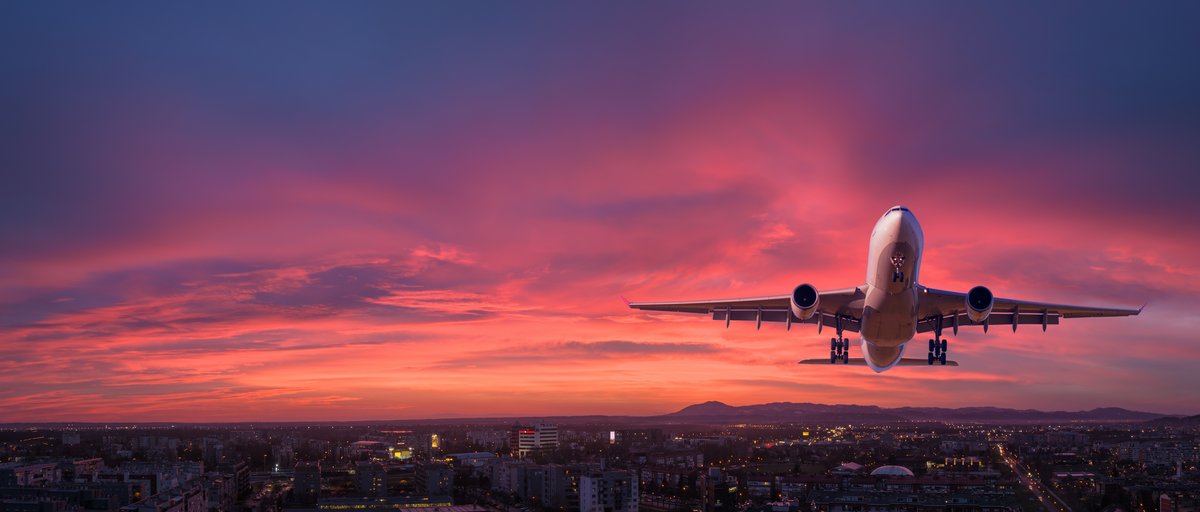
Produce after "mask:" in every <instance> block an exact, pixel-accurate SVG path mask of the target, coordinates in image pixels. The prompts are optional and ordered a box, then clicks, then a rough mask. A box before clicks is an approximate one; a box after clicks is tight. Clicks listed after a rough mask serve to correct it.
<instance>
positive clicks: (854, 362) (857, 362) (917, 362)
mask: <svg viewBox="0 0 1200 512" xmlns="http://www.w3.org/2000/svg"><path fill="white" fill-rule="evenodd" d="M800 364H823V365H825V366H866V365H867V360H866V359H863V358H861V357H851V358H850V362H849V363H846V364H842V361H841V360H840V359H839V360H838V362H837V363H830V362H829V358H825V359H805V360H803V361H800ZM898 366H942V363H939V362H937V361H934V362H933V364H932V365H930V364H929V360H928V359H916V358H904V359H901V360H900V364H899V365H898ZM945 366H958V361H946V365H945Z"/></svg>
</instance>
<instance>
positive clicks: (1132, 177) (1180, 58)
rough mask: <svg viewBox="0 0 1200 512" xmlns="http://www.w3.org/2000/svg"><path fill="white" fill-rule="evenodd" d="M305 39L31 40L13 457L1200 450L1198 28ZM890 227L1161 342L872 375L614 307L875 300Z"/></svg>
mask: <svg viewBox="0 0 1200 512" xmlns="http://www.w3.org/2000/svg"><path fill="white" fill-rule="evenodd" d="M290 5H293V8H291V9H288V10H284V11H287V12H279V10H277V9H271V8H269V7H266V6H261V5H260V6H238V7H237V8H236V9H234V8H229V9H218V8H212V7H209V8H208V9H206V8H205V6H201V5H195V6H180V5H172V6H162V5H155V4H143V5H138V6H137V7H136V8H128V9H127V10H126V11H125V12H121V11H120V9H112V8H110V7H111V6H104V5H93V4H78V5H75V6H73V7H74V8H72V9H63V8H54V7H52V6H42V5H36V4H22V5H17V4H10V5H7V6H5V8H4V9H5V10H6V11H9V15H8V16H0V27H3V31H2V32H0V33H7V34H11V35H12V37H14V38H17V39H18V40H20V41H22V42H23V43H24V44H22V45H9V47H8V48H6V49H0V55H2V56H3V59H4V62H6V63H9V66H8V68H9V70H10V71H9V72H8V73H7V74H8V75H9V76H10V77H11V80H8V82H9V84H7V85H0V101H2V102H3V104H4V105H6V106H9V107H10V108H9V109H8V111H9V112H11V113H12V115H11V116H10V117H9V119H8V120H7V121H5V122H4V123H2V125H3V126H4V128H5V129H6V130H5V133H8V134H10V136H9V137H5V138H4V139H3V141H2V142H0V144H2V145H3V148H2V150H0V155H2V156H0V158H3V161H4V162H5V164H4V168H5V170H6V172H5V174H6V176H9V179H8V182H9V183H7V186H5V187H3V188H0V209H2V210H3V212H4V214H3V216H0V242H2V244H3V247H4V249H3V250H0V422H25V421H47V422H49V421H81V422H82V421H89V422H90V421H113V422H117V421H121V422H127V421H128V422H134V421H140V422H146V421H177V422H185V421H293V420H329V421H336V420H357V419H418V418H443V417H445V418H449V417H490V416H547V415H585V414H610V415H651V414H661V413H666V412H672V411H675V410H678V409H680V408H681V407H683V406H686V405H690V404H694V403H701V402H705V401H709V400H717V401H721V402H725V403H729V404H737V405H746V404H755V403H766V402H784V401H790V402H815V403H858V404H864V405H879V406H885V407H893V406H905V405H914V406H922V405H937V406H946V407H958V406H971V405H986V406H998V407H1014V408H1030V409H1043V410H1089V409H1092V408H1095V407H1108V406H1113V407H1124V408H1127V409H1132V410H1142V411H1149V412H1159V413H1166V414H1197V413H1200V411H1197V410H1196V409H1195V407H1196V405H1195V404H1197V403H1200V395H1198V394H1197V391H1196V390H1197V389H1200V386H1197V379H1196V376H1195V373H1194V369H1193V367H1194V366H1195V363H1196V361H1197V354H1198V352H1197V349H1196V347H1195V339H1196V336H1195V333H1196V332H1197V328H1198V327H1200V326H1198V325H1197V321H1196V315H1195V311H1197V309H1198V307H1200V299H1198V298H1197V295H1196V293H1195V290H1197V289H1200V267H1198V266H1197V263H1196V262H1200V240H1198V239H1197V238H1196V237H1195V236H1193V232H1194V228H1191V227H1190V226H1192V225H1193V224H1194V223H1195V221H1200V206H1198V205H1197V202H1196V201H1195V191H1196V190H1200V181H1198V180H1200V177H1198V176H1200V175H1198V174H1197V173H1196V172H1195V169H1196V168H1197V164H1200V145H1196V144H1194V143H1193V142H1194V140H1195V136H1196V134H1197V133H1200V125H1197V120H1200V104H1198V103H1197V102H1196V101H1195V91H1196V90H1200V72H1198V71H1197V70H1196V68H1195V66H1186V65H1182V64H1181V63H1184V62H1190V56H1191V55H1192V54H1193V53H1194V52H1192V50H1194V49H1196V48H1195V44H1194V38H1190V36H1189V35H1190V34H1191V33H1192V32H1191V30H1192V27H1193V26H1194V23H1192V21H1193V20H1196V19H1197V16H1196V12H1195V11H1196V9H1195V8H1194V7H1187V8H1181V9H1178V11H1184V10H1187V11H1191V12H1187V13H1182V12H1177V10H1172V9H1165V8H1163V9H1161V10H1158V11H1155V10H1153V9H1154V8H1153V7H1152V8H1146V7H1145V6H1140V7H1139V8H1138V9H1136V10H1134V9H1120V8H1117V7H1116V6H1120V5H1121V4H1113V6H1107V5H1100V6H1088V7H1087V8H1086V9H1085V8H1084V7H1082V6H1081V7H1079V9H1080V10H1079V11H1076V10H1073V9H1071V8H1070V7H1069V6H1003V7H1005V8H1007V9H1008V10H999V8H1000V7H1001V6H970V5H964V6H955V7H954V9H947V10H933V9H930V10H925V11H923V10H921V9H913V8H911V7H912V6H907V5H906V6H900V5H896V6H886V5H879V6H874V7H877V8H878V9H872V10H865V9H861V6H852V5H851V6H822V7H830V8H828V9H816V8H815V6H804V5H799V6H773V7H774V8H780V9H782V10H773V9H771V8H768V7H767V6H766V5H751V6H746V5H741V6H738V7H737V8H736V9H734V8H733V7H732V6H724V7H723V6H722V4H703V5H694V4H688V5H687V8H686V9H685V8H684V7H683V6H682V5H671V4H663V5H650V6H647V5H638V4H630V5H587V6H571V5H559V4H527V5H521V6H500V5H496V4H487V3H481V4H467V5H459V6H458V8H454V6H444V5H404V4H400V5H388V4H382V5H373V6H368V5H363V4H360V5H350V6H331V5H324V4H318V3H311V4H309V3H296V4H290ZM1160 7H1161V6H1160ZM1021 10H1026V11H1029V12H1018V11H1021ZM1183 14H1187V15H1186V16H1185V15H1183ZM1084 15H1086V22H1077V21H1078V20H1079V19H1081V18H1080V17H1081V16H1084ZM1110 34H1120V35H1121V37H1109V36H1110ZM1181 41H1191V42H1192V44H1191V45H1190V46H1189V45H1188V44H1181ZM895 204H904V205H906V206H908V207H909V208H911V209H912V210H913V212H914V214H915V215H916V216H917V218H918V219H919V221H920V222H921V224H922V227H923V228H924V233H925V238H926V248H925V254H924V258H923V262H922V268H921V274H920V275H921V283H922V284H924V285H927V286H930V287H934V288H941V289H953V290H958V291H965V290H967V289H968V288H970V287H971V286H973V285H976V284H984V285H986V286H988V287H990V288H991V289H992V291H993V292H995V293H996V295H997V296H1001V297H1012V298H1021V299H1028V300H1044V301H1053V302H1062V303H1078V304H1089V305H1097V306H1104V305H1111V306H1116V307H1138V306H1141V305H1142V304H1143V303H1144V302H1149V306H1148V307H1147V308H1146V310H1145V311H1144V312H1143V314H1142V315H1141V316H1138V317H1134V318H1122V319H1095V320H1078V321H1072V320H1066V321H1064V322H1063V324H1062V325H1059V326H1052V327H1051V328H1050V329H1049V331H1048V332H1046V333H1042V332H1041V330H1040V328H1034V327H1031V326H1024V327H1022V328H1021V329H1019V330H1018V332H1016V333H1012V332H1011V331H1010V330H1009V329H1007V328H1003V329H1002V328H995V329H992V330H991V332H990V333H989V334H986V335H985V334H983V333H981V332H974V331H970V332H963V333H961V334H960V335H959V336H957V337H952V340H953V342H952V345H951V356H953V358H954V359H956V360H958V361H959V362H960V363H961V364H962V366H960V367H958V368H955V369H948V368H947V369H943V368H934V369H929V368H898V369H895V370H892V371H890V372H887V373H885V374H880V375H876V374H874V373H873V372H870V371H869V370H867V369H865V368H857V369H854V368H851V369H847V368H823V367H800V366H798V365H796V364H795V363H796V361H799V360H800V359H806V358H811V357H821V356H823V355H825V354H827V351H828V334H829V333H828V331H826V332H825V335H817V334H816V330H815V328H814V327H811V326H795V327H793V329H792V331H791V332H790V333H785V331H784V328H783V326H782V325H763V327H762V330H761V331H756V330H755V329H754V325H753V323H742V324H738V323H735V324H734V325H733V327H732V328H730V329H728V330H726V329H725V328H724V325H723V323H721V322H715V321H712V320H710V319H705V318H701V317H695V316H689V315H667V314H661V315H649V314H645V313H639V312H633V311H630V310H628V309H626V308H625V306H624V304H623V303H622V301H621V300H620V297H621V296H625V297H628V298H629V299H631V300H682V299H699V298H716V297H739V296H758V295H769V294H785V293H788V292H789V291H790V290H791V288H792V287H793V286H795V285H796V284H798V283H800V282H810V283H812V284H814V285H815V286H817V288H818V289H832V288H839V287H846V286H854V285H858V284H861V283H862V281H863V279H864V270H865V265H866V260H865V257H866V244H867V238H868V235H869V232H870V229H871V226H872V225H873V223H874V221H875V219H876V218H877V217H878V216H879V215H880V214H882V213H883V211H884V210H886V209H887V208H888V207H891V206H893V205H895ZM918 341H919V340H918ZM857 351H858V349H857V347H855V348H853V349H852V355H853V356H857V353H858V352H857ZM910 355H911V354H910Z"/></svg>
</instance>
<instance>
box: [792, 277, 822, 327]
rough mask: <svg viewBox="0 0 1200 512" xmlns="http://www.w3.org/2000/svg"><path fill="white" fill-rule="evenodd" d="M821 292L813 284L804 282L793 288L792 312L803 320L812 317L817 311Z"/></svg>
mask: <svg viewBox="0 0 1200 512" xmlns="http://www.w3.org/2000/svg"><path fill="white" fill-rule="evenodd" d="M820 299H821V294H819V293H817V289H816V288H815V287H813V285H811V284H808V283H804V284H802V285H800V286H797V287H796V289H795V290H792V314H793V315H796V318H799V319H801V320H808V319H809V318H812V316H813V315H814V314H816V312H817V303H818V302H819V301H820Z"/></svg>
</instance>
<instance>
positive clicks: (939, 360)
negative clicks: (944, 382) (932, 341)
mask: <svg viewBox="0 0 1200 512" xmlns="http://www.w3.org/2000/svg"><path fill="white" fill-rule="evenodd" d="M938 362H940V363H942V366H946V353H945V352H942V355H941V356H939V357H938Z"/></svg>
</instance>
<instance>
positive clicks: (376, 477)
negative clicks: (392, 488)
mask: <svg viewBox="0 0 1200 512" xmlns="http://www.w3.org/2000/svg"><path fill="white" fill-rule="evenodd" d="M354 473H355V482H356V483H357V488H358V494H359V495H360V496H366V497H383V496H387V494H388V480H387V469H386V468H384V467H383V464H380V463H378V462H359V463H358V464H357V465H355V468H354Z"/></svg>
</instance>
